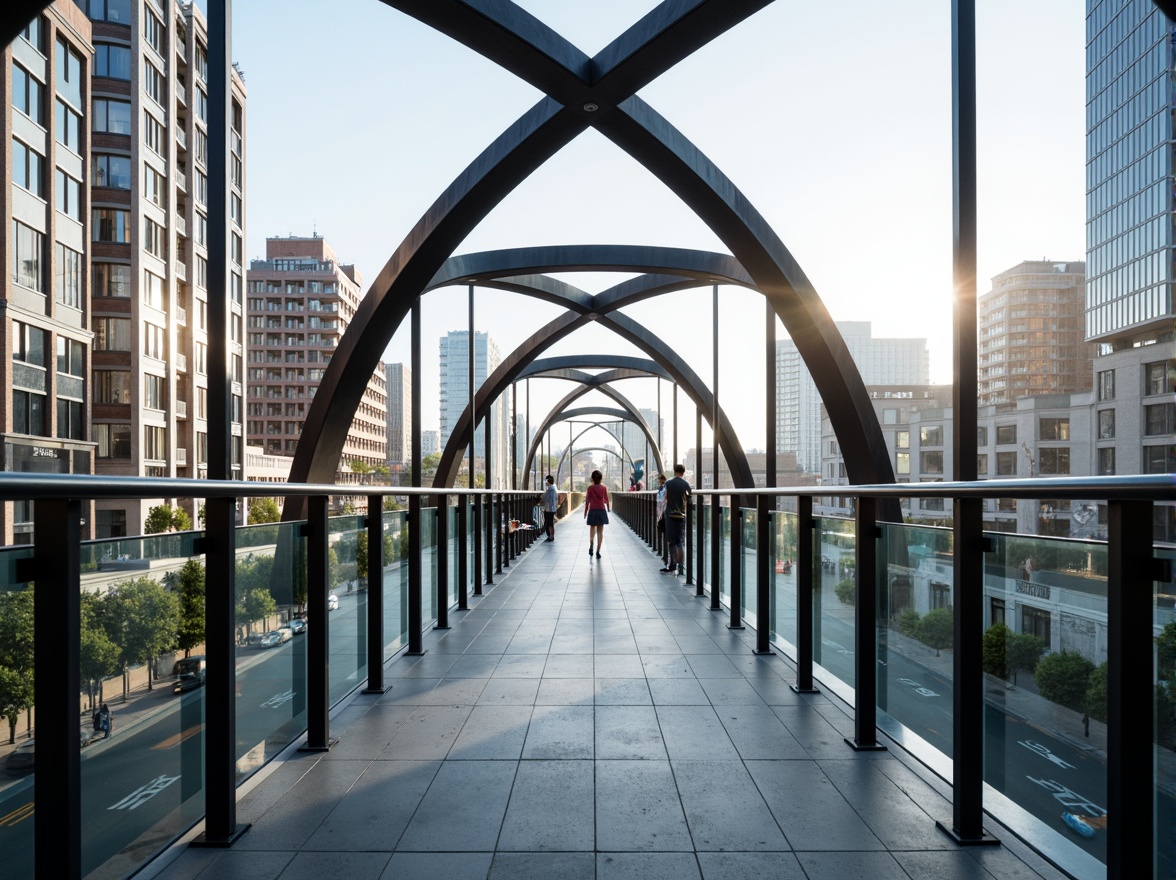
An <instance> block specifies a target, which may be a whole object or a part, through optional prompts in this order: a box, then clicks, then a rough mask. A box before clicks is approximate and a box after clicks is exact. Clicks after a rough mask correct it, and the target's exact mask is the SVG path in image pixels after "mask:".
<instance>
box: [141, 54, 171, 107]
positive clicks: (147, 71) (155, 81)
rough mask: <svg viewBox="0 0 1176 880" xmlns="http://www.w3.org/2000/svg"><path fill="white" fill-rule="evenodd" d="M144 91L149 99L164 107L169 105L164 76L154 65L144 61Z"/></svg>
mask: <svg viewBox="0 0 1176 880" xmlns="http://www.w3.org/2000/svg"><path fill="white" fill-rule="evenodd" d="M143 89H144V91H146V92H147V97H148V98H150V99H151V100H152V101H154V102H155V103H156V104H158V105H159V106H160V107H163V106H165V105H166V103H167V86H166V85H165V83H164V81H163V74H162V73H160V72H159V68H157V67H156V66H155V65H154V64H152V63H151V62H150V61H148V60H147V59H146V58H144V59H143Z"/></svg>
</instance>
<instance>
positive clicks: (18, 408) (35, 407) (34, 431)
mask: <svg viewBox="0 0 1176 880" xmlns="http://www.w3.org/2000/svg"><path fill="white" fill-rule="evenodd" d="M12 432H13V433H14V434H30V435H33V436H36V437H44V436H45V395H44V394H34V393H33V392H32V391H20V390H17V389H13V392H12Z"/></svg>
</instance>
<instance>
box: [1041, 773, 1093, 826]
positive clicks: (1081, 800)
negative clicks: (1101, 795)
mask: <svg viewBox="0 0 1176 880" xmlns="http://www.w3.org/2000/svg"><path fill="white" fill-rule="evenodd" d="M1025 778H1026V779H1028V780H1029V781H1030V782H1035V783H1037V784H1038V785H1040V786H1041V787H1042V788H1044V789H1045V790H1046V791H1048V792H1051V793H1052V794H1053V796H1054V799H1055V800H1056V801H1057V802H1058V803H1060V804H1061V805H1062V806H1064V807H1066V808H1067V809H1068V810H1071V811H1073V812H1077V811H1078V810H1082V811H1084V812H1085V813H1086V815H1088V816H1093V817H1094V818H1099V817H1100V816H1105V815H1106V814H1107V811H1106V810H1104V809H1103V808H1102V807H1100V806H1099V805H1098V804H1096V803H1094V802H1093V801H1092V800H1090V798H1087V797H1083V796H1082V795H1080V794H1078V792H1076V791H1072V790H1071V789H1069V788H1068V787H1066V786H1064V785H1062V784H1061V783H1060V782H1057V781H1056V780H1053V779H1034V778H1033V777H1032V776H1026V777H1025Z"/></svg>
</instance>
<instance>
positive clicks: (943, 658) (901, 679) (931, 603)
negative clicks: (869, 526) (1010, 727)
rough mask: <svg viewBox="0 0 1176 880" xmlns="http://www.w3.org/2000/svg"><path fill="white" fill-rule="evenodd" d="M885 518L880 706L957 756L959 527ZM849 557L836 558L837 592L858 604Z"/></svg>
mask: <svg viewBox="0 0 1176 880" xmlns="http://www.w3.org/2000/svg"><path fill="white" fill-rule="evenodd" d="M880 526H881V528H882V540H881V543H880V546H879V548H878V549H879V555H880V557H881V560H880V561H881V562H882V571H881V574H880V578H879V581H878V607H877V620H878V645H877V650H878V667H877V668H878V680H877V681H878V708H879V710H880V711H881V712H883V713H886V714H887V715H889V716H890V717H891V718H893V719H894V720H896V721H898V723H899V724H902V725H903V726H905V727H906V728H907V729H909V730H911V731H913V732H914V733H916V734H918V735H919V736H920V737H922V738H923V739H924V740H926V741H927V742H929V743H930V744H931V745H932V746H934V747H935V748H936V749H938V750H939V751H941V752H943V754H945V755H948V756H949V757H950V755H951V754H952V731H953V729H954V728H953V699H954V697H953V693H954V691H953V687H952V682H953V679H954V676H953V673H952V663H953V657H954V651H953V650H952V648H953V630H952V625H953V624H952V621H953V616H952V608H953V604H954V597H953V590H952V584H953V582H954V576H953V573H952V533H951V530H950V529H944V528H934V527H923V526H907V525H896V524H893V523H880ZM838 549H840V550H844V548H838ZM825 555H829V553H828V552H827V553H826V554H825ZM851 560H852V558H851ZM843 562H844V560H838V561H837V563H836V564H837V568H838V571H837V579H836V583H835V585H834V587H833V592H834V594H835V595H834V600H835V601H837V602H838V604H843V603H844V601H845V599H846V597H847V596H848V597H849V598H850V603H849V607H850V609H851V611H852V607H853V606H852V588H853V569H852V566H850V567H848V568H843Z"/></svg>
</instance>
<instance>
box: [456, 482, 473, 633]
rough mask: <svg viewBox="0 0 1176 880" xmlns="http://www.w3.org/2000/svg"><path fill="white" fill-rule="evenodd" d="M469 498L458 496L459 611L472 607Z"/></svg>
mask: <svg viewBox="0 0 1176 880" xmlns="http://www.w3.org/2000/svg"><path fill="white" fill-rule="evenodd" d="M469 501H470V499H469V496H467V495H458V496H457V533H458V534H457V610H458V611H468V610H469V607H470V559H469V552H470V505H469Z"/></svg>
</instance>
